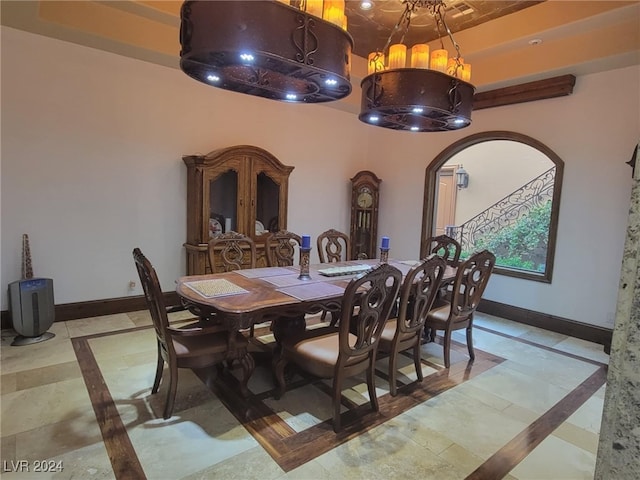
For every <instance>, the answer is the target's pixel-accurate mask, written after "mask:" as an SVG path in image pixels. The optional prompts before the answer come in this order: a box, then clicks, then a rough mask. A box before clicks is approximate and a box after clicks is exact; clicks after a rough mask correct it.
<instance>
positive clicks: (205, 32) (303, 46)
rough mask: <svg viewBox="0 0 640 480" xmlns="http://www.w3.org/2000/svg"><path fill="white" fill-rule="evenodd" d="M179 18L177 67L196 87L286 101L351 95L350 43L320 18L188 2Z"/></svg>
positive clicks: (287, 10) (276, 8) (274, 6)
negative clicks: (178, 65) (195, 81)
mask: <svg viewBox="0 0 640 480" xmlns="http://www.w3.org/2000/svg"><path fill="white" fill-rule="evenodd" d="M180 17H181V26H180V43H181V46H182V50H181V52H180V68H181V69H182V70H183V71H184V72H185V73H186V74H187V75H189V76H190V77H192V78H194V79H196V80H198V81H200V82H203V83H206V84H208V85H212V86H216V87H219V88H224V89H226V90H232V91H235V92H239V93H245V94H248V95H255V96H258V97H264V98H270V99H274V100H283V101H290V102H306V103H318V102H330V101H333V100H339V99H341V98H344V97H346V96H347V95H349V94H350V93H351V83H350V82H349V78H350V72H351V51H352V49H353V39H352V38H351V35H349V34H348V33H347V32H346V31H344V30H343V29H341V28H340V27H338V26H336V25H334V24H333V23H330V22H328V21H325V20H323V19H322V18H319V17H316V16H314V15H310V14H308V13H305V12H304V11H302V10H299V9H297V8H295V7H290V6H288V5H285V4H284V3H281V2H273V1H270V2H267V1H260V2H258V1H187V2H184V4H183V5H182V10H181V14H180Z"/></svg>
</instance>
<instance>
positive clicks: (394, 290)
mask: <svg viewBox="0 0 640 480" xmlns="http://www.w3.org/2000/svg"><path fill="white" fill-rule="evenodd" d="M401 282H402V273H401V272H400V270H398V269H397V268H396V267H394V266H392V265H389V264H386V263H385V264H380V265H378V266H377V267H375V268H374V269H373V270H371V271H369V272H368V273H365V274H361V275H359V276H357V277H354V278H353V279H352V280H351V281H350V282H349V284H348V285H347V287H346V289H345V291H344V296H343V298H342V313H341V321H340V323H339V325H338V327H332V326H326V327H321V328H317V329H315V330H307V331H304V332H301V333H299V334H297V335H292V336H290V337H285V338H283V339H282V341H281V349H280V352H279V356H278V357H277V358H276V360H275V377H276V380H277V383H278V388H277V390H276V398H277V399H279V398H281V397H282V395H284V393H285V389H286V385H285V378H284V369H285V367H286V365H287V364H288V363H289V362H293V363H294V364H295V365H297V366H298V367H299V368H300V369H302V370H304V371H306V372H307V373H309V374H311V375H313V376H316V377H320V378H333V430H334V431H335V432H338V431H340V430H341V422H340V406H341V401H340V400H341V397H342V385H343V382H344V380H345V379H346V378H348V377H352V376H354V375H357V374H360V373H362V372H366V381H367V387H368V390H369V401H370V403H371V408H372V409H373V410H374V411H378V397H377V396H376V388H375V361H376V353H377V350H378V344H379V340H380V335H381V333H382V331H383V330H384V325H385V323H386V322H387V319H388V318H389V314H390V312H391V309H392V308H393V306H394V304H395V302H396V298H397V296H398V291H399V289H400V283H401ZM350 326H351V327H352V330H353V332H354V333H351V332H350Z"/></svg>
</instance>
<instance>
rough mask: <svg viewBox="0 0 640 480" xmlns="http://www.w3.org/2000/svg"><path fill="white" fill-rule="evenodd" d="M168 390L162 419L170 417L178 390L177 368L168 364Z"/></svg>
mask: <svg viewBox="0 0 640 480" xmlns="http://www.w3.org/2000/svg"><path fill="white" fill-rule="evenodd" d="M169 373H170V375H169V388H168V389H167V401H166V402H165V406H164V415H163V417H164V419H165V420H166V419H167V418H169V417H171V414H172V413H173V405H174V403H175V401H176V392H177V390H178V367H177V366H176V365H175V364H172V363H171V362H170V363H169Z"/></svg>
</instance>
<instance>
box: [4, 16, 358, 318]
mask: <svg viewBox="0 0 640 480" xmlns="http://www.w3.org/2000/svg"><path fill="white" fill-rule="evenodd" d="M365 133H366V126H364V124H362V125H361V124H360V123H359V122H358V121H357V119H355V118H354V117H352V116H351V115H347V114H345V113H343V112H340V111H337V110H335V109H332V108H329V107H327V106H321V105H293V104H285V103H281V102H275V101H270V100H264V99H259V98H255V97H249V96H246V95H240V94H236V93H233V92H227V91H223V90H220V89H216V88H212V87H209V86H206V85H203V84H200V83H198V82H196V81H194V80H192V79H191V78H189V77H188V76H186V75H185V74H184V73H182V72H181V71H179V70H176V69H171V68H167V67H162V66H158V65H154V64H150V63H145V62H140V61H136V60H133V59H130V58H126V57H122V56H118V55H114V54H110V53H106V52H103V51H99V50H95V49H91V48H86V47H82V46H78V45H75V44H71V43H66V42H62V41H58V40H53V39H49V38H46V37H43V36H39V35H33V34H28V33H25V32H22V31H19V30H15V29H11V28H7V27H2V171H1V173H2V187H1V188H2V282H1V284H2V309H3V310H5V309H6V308H7V289H6V286H7V284H8V283H9V282H12V281H15V280H18V279H19V278H20V275H21V240H22V234H23V233H27V234H28V235H29V239H30V244H31V252H32V255H33V266H34V274H35V275H36V276H42V277H50V278H53V280H54V293H55V301H56V304H63V303H69V302H79V301H88V300H95V299H103V298H114V297H121V296H126V295H140V294H141V290H140V288H137V289H136V290H135V291H134V292H129V291H128V289H127V287H128V282H129V280H136V281H137V273H136V271H135V268H134V264H133V259H132V256H131V252H132V250H133V248H134V247H136V246H139V247H140V248H141V249H142V251H143V252H145V253H146V254H147V255H148V257H149V258H150V259H151V261H152V262H153V263H154V265H155V267H156V269H157V271H158V275H159V276H160V280H161V283H162V285H163V288H164V289H165V290H171V289H172V288H173V287H172V285H173V284H174V280H175V279H176V278H177V277H178V276H179V275H183V274H184V273H185V269H186V256H185V253H184V249H183V247H182V244H183V243H184V241H185V238H186V167H185V165H184V163H183V162H182V155H184V154H194V153H207V152H209V151H211V150H214V149H217V148H221V147H227V146H231V145H237V144H251V145H256V146H259V147H262V148H264V149H266V150H267V151H269V152H271V153H272V154H274V155H275V156H276V157H277V158H278V159H280V160H281V161H282V162H283V163H284V164H286V165H292V166H294V167H295V169H294V170H293V172H292V174H291V177H290V196H289V219H288V227H289V228H290V229H291V230H293V231H296V232H300V233H308V234H311V235H312V236H313V237H316V236H317V235H318V234H319V233H320V232H322V231H323V230H326V229H328V228H332V227H333V228H338V229H342V230H346V231H348V225H349V215H350V210H349V208H350V203H349V202H350V182H349V178H351V177H352V176H353V175H354V173H356V172H357V171H358V170H359V169H362V168H364V165H365V160H366V149H365V148H363V146H364V147H366V142H365V141H364V139H365ZM313 258H314V257H312V259H313ZM137 283H139V282H137Z"/></svg>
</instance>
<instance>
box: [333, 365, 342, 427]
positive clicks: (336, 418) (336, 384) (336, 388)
mask: <svg viewBox="0 0 640 480" xmlns="http://www.w3.org/2000/svg"><path fill="white" fill-rule="evenodd" d="M341 400H342V377H341V376H340V375H336V376H335V377H334V379H333V431H334V432H336V433H338V432H339V431H340V430H342V425H341V422H340V407H341V406H342V402H341Z"/></svg>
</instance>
